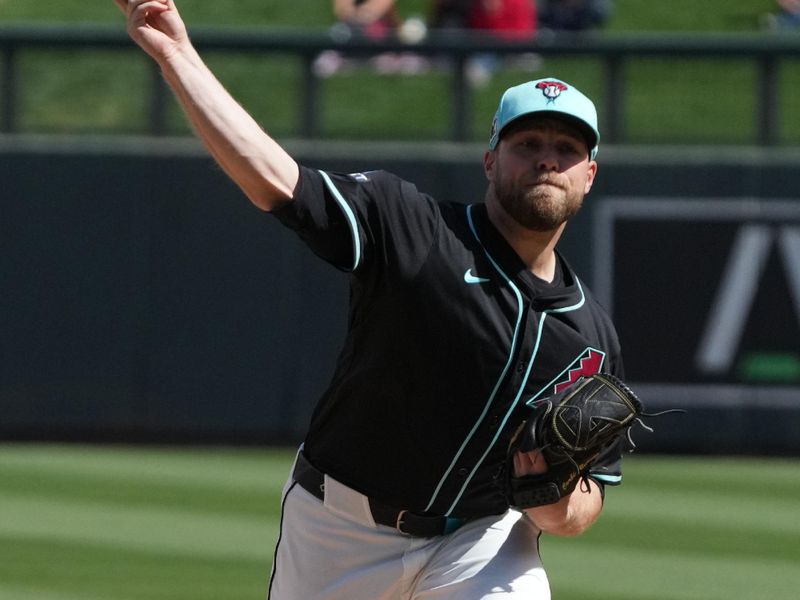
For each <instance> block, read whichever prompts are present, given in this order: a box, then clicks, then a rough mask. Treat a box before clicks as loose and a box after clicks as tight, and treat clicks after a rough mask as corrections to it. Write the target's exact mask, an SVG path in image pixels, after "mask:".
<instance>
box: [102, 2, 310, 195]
mask: <svg viewBox="0 0 800 600" xmlns="http://www.w3.org/2000/svg"><path fill="white" fill-rule="evenodd" d="M114 1H115V2H116V3H117V6H119V8H120V9H121V10H122V11H123V12H124V13H125V14H126V16H127V20H128V34H129V35H130V36H131V38H132V39H133V40H134V41H135V42H136V43H137V44H138V45H139V46H141V48H142V49H143V50H144V51H145V52H147V54H149V55H150V56H151V57H152V58H153V59H154V60H155V61H156V62H157V63H158V65H159V66H160V67H161V71H162V73H163V75H164V78H165V79H166V81H167V83H168V84H169V85H170V87H171V88H172V89H173V91H174V92H175V95H176V96H177V98H178V100H179V102H180V104H181V106H182V107H183V110H184V112H185V113H186V115H187V117H188V118H189V121H190V122H191V124H192V126H193V128H194V130H195V131H196V133H197V135H198V137H200V139H201V140H202V141H203V143H204V144H205V146H206V147H207V148H208V150H209V152H211V155H212V156H213V157H214V159H215V160H216V161H217V162H218V163H219V164H220V166H221V167H222V168H223V170H224V171H225V172H226V173H227V174H228V176H229V177H230V178H231V179H233V181H235V182H236V184H237V185H238V186H239V187H240V188H241V189H242V191H243V192H244V193H245V194H246V195H247V197H248V198H249V199H250V201H251V202H252V203H253V204H255V205H256V206H258V207H259V208H261V209H263V210H266V211H269V210H272V209H274V208H276V207H278V206H279V205H280V204H282V203H284V202H287V201H289V200H291V197H292V192H293V190H294V188H295V185H296V184H297V179H298V176H299V169H298V166H297V163H296V162H295V161H294V159H292V157H291V156H289V155H288V154H287V153H286V151H285V150H283V148H281V147H280V146H279V145H278V144H277V143H276V142H275V140H273V139H272V138H271V137H270V136H268V135H267V134H266V132H265V131H264V130H263V129H262V128H261V127H260V126H259V125H258V123H256V122H255V120H254V119H253V118H252V117H251V116H250V115H249V114H248V113H247V112H246V111H245V110H244V109H243V108H242V107H241V106H240V105H239V104H238V103H237V102H236V100H234V99H233V98H232V97H231V95H230V94H229V93H228V92H227V91H226V90H225V88H224V87H223V86H222V84H221V83H220V82H219V81H218V80H217V78H216V77H215V76H214V74H213V73H212V72H211V71H210V70H209V69H208V67H207V66H206V65H205V63H204V62H203V60H202V59H201V58H200V55H199V54H198V53H197V51H196V50H195V48H194V46H193V45H192V43H191V41H190V40H189V36H188V34H187V32H186V26H185V25H184V23H183V20H182V19H181V17H180V14H179V13H178V10H177V8H176V7H175V3H174V1H173V0H114Z"/></svg>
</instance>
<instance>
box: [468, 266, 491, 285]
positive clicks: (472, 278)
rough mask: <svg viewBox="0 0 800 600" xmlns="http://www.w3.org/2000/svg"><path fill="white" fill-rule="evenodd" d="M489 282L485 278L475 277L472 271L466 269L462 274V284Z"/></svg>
mask: <svg viewBox="0 0 800 600" xmlns="http://www.w3.org/2000/svg"><path fill="white" fill-rule="evenodd" d="M487 281H489V280H488V279H486V278H485V277H476V276H475V275H473V274H472V269H467V270H466V272H465V273H464V283H486V282H487Z"/></svg>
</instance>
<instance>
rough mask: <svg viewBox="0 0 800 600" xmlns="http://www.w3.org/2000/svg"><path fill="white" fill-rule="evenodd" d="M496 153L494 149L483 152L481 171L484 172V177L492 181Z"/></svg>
mask: <svg viewBox="0 0 800 600" xmlns="http://www.w3.org/2000/svg"><path fill="white" fill-rule="evenodd" d="M496 157H497V155H496V152H495V151H494V150H487V151H486V152H485V153H484V154H483V172H484V173H485V174H486V179H488V180H489V181H490V182H492V183H493V182H494V164H495V159H496Z"/></svg>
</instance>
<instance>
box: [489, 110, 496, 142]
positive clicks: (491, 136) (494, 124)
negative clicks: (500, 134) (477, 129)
mask: <svg viewBox="0 0 800 600" xmlns="http://www.w3.org/2000/svg"><path fill="white" fill-rule="evenodd" d="M495 132H497V115H495V116H494V119H492V130H491V131H490V132H489V139H491V138H493V137H494V134H495Z"/></svg>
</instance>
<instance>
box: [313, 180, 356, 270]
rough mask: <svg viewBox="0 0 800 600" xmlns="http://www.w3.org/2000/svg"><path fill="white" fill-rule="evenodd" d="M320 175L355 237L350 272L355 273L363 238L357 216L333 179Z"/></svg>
mask: <svg viewBox="0 0 800 600" xmlns="http://www.w3.org/2000/svg"><path fill="white" fill-rule="evenodd" d="M319 174H320V175H322V179H323V180H325V185H326V186H327V187H328V190H329V191H330V193H331V194H333V197H334V199H335V200H336V202H337V203H338V204H339V207H340V208H341V209H342V212H343V213H344V216H345V217H346V218H347V224H348V225H349V226H350V234H351V235H352V236H353V266H352V267H350V268H349V269H348V271H351V272H352V271H355V270H356V269H357V268H358V264H359V263H360V262H361V238H360V237H359V235H358V225H357V224H356V216H355V214H353V209H352V208H350V205H349V204H348V203H347V201H346V200H345V199H344V197H343V196H342V194H341V192H339V190H338V189H336V186H335V185H334V184H333V181H331V178H330V177H328V174H327V173H325V171H319Z"/></svg>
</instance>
